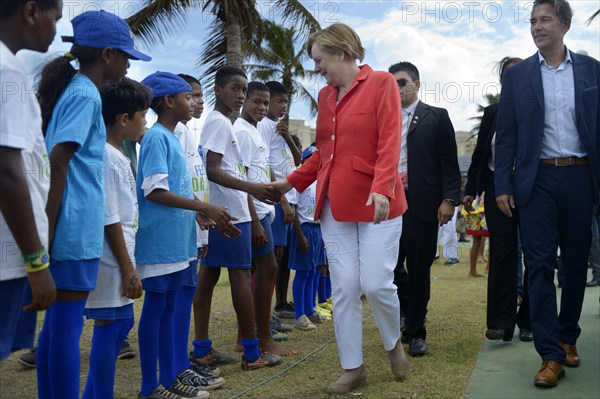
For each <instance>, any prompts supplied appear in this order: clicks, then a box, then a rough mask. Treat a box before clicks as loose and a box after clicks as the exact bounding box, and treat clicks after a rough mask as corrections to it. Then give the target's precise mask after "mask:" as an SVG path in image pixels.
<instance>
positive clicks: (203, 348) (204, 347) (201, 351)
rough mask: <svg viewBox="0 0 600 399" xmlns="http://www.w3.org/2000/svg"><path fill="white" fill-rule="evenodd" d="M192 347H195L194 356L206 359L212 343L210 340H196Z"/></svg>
mask: <svg viewBox="0 0 600 399" xmlns="http://www.w3.org/2000/svg"><path fill="white" fill-rule="evenodd" d="M192 345H194V355H196V356H198V357H204V356H206V355H208V352H210V350H211V348H212V341H211V340H210V339H195V340H193V341H192Z"/></svg>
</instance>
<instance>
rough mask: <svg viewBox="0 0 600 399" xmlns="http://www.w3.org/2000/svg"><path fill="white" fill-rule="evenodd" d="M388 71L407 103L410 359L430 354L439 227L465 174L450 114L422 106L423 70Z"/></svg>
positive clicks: (405, 272)
mask: <svg viewBox="0 0 600 399" xmlns="http://www.w3.org/2000/svg"><path fill="white" fill-rule="evenodd" d="M389 72H390V73H392V74H393V75H394V77H395V78H396V79H397V82H398V86H399V87H400V96H401V99H402V145H401V150H400V164H399V168H398V169H399V172H400V177H401V180H402V184H403V186H404V190H405V192H406V199H407V202H408V210H407V211H406V213H405V214H404V215H403V226H402V237H401V238H400V252H399V256H398V264H397V266H396V270H395V271H394V274H395V279H394V283H395V284H396V286H397V287H398V296H399V298H400V305H401V314H402V315H403V317H404V330H403V336H402V337H403V340H404V341H405V342H408V344H409V347H408V353H409V354H410V355H411V356H422V355H424V354H425V353H427V345H426V343H425V339H426V334H427V331H426V329H425V316H426V314H427V303H428V302H429V290H430V273H429V272H430V268H431V264H432V263H433V260H434V258H435V250H436V245H437V234H438V226H441V225H444V224H446V223H448V221H449V220H450V219H451V218H452V216H453V215H454V207H455V206H456V205H458V203H459V200H460V170H459V168H458V159H457V155H456V139H455V136H454V127H453V126H452V122H450V118H449V117H448V112H447V111H446V110H445V109H443V108H437V107H432V106H430V105H427V104H425V103H423V102H421V101H419V98H418V93H419V87H420V85H421V82H420V80H419V71H418V69H417V68H416V67H415V66H414V65H413V64H411V63H409V62H401V63H398V64H394V65H392V66H391V67H390V68H389ZM399 111H400V110H399ZM405 260H406V269H405V268H404V261H405Z"/></svg>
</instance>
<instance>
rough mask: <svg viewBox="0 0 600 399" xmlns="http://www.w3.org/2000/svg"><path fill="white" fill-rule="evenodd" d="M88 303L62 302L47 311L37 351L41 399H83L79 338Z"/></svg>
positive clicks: (39, 395)
mask: <svg viewBox="0 0 600 399" xmlns="http://www.w3.org/2000/svg"><path fill="white" fill-rule="evenodd" d="M85 302H86V301H85V300H82V301H69V302H63V301H60V302H56V303H54V305H52V306H51V307H50V309H48V310H47V311H46V316H45V319H44V327H43V328H42V332H41V333H40V337H39V340H38V350H37V380H38V398H41V399H46V398H51V399H77V398H78V397H79V372H80V356H79V338H80V337H81V330H82V329H83V310H84V309H85Z"/></svg>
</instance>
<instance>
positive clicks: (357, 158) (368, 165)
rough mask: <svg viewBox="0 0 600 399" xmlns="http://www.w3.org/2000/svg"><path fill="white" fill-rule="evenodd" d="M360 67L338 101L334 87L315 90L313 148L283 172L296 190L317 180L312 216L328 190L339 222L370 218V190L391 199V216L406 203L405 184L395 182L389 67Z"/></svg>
mask: <svg viewBox="0 0 600 399" xmlns="http://www.w3.org/2000/svg"><path fill="white" fill-rule="evenodd" d="M360 69H361V71H360V73H359V74H358V75H357V77H356V80H355V81H354V83H352V86H350V89H349V90H348V92H347V93H346V95H345V96H344V97H343V98H342V100H341V101H340V103H339V104H338V105H337V107H336V99H337V94H338V89H337V88H336V87H333V86H326V87H324V88H323V89H322V90H321V91H320V92H319V114H318V117H317V140H316V145H317V148H318V151H315V152H314V153H313V155H312V156H311V157H310V158H309V159H308V161H307V162H306V163H305V164H303V165H302V166H301V167H300V168H299V169H297V170H296V171H295V172H293V173H292V174H291V175H290V176H288V178H287V180H288V181H289V182H290V183H291V184H292V186H294V188H295V189H297V190H298V191H304V190H305V189H306V188H307V187H308V186H310V184H311V183H312V182H314V181H315V179H316V180H317V209H316V210H315V219H319V217H320V215H321V209H322V207H323V202H324V201H325V196H326V194H327V192H329V202H330V206H331V212H332V214H333V217H334V218H335V220H337V221H341V222H371V221H373V218H374V207H373V206H372V205H371V206H369V207H366V206H365V204H366V202H367V199H368V197H369V193H372V192H376V193H380V194H384V195H386V196H387V197H388V198H389V199H390V216H389V218H390V219H391V218H394V217H397V216H400V215H402V214H403V213H404V211H406V208H407V205H406V198H405V197H404V189H403V188H402V185H401V184H398V185H397V184H396V182H397V181H399V179H400V177H399V175H398V161H399V158H400V136H401V134H402V120H401V118H402V112H401V106H400V93H399V90H398V84H397V83H396V80H395V79H394V77H393V76H392V75H391V74H390V73H388V72H380V71H373V69H371V67H370V66H368V65H364V66H361V67H360Z"/></svg>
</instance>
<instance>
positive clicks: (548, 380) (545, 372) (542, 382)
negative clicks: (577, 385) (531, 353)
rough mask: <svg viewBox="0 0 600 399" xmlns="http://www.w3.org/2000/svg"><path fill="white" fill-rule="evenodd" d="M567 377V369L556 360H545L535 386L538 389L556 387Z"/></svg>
mask: <svg viewBox="0 0 600 399" xmlns="http://www.w3.org/2000/svg"><path fill="white" fill-rule="evenodd" d="M564 376H565V368H564V367H563V366H562V364H559V363H557V362H555V361H554V360H544V361H543V362H542V367H540V371H538V372H537V374H536V375H535V380H534V382H533V383H534V384H535V385H537V386H538V387H555V386H556V384H558V380H560V379H561V378H563V377H564Z"/></svg>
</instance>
